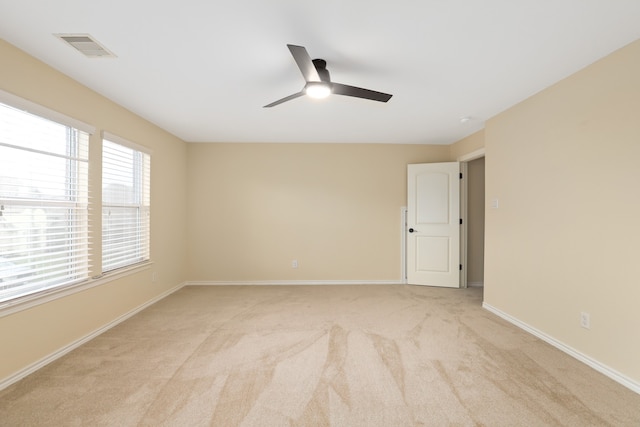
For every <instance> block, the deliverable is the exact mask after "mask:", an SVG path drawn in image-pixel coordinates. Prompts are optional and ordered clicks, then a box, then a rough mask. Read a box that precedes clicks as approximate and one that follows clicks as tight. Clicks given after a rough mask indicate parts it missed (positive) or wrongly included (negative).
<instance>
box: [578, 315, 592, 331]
mask: <svg viewBox="0 0 640 427" xmlns="http://www.w3.org/2000/svg"><path fill="white" fill-rule="evenodd" d="M580 326H582V327H583V328H585V329H591V316H590V315H589V313H585V312H584V311H583V312H581V313H580Z"/></svg>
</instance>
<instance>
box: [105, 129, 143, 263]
mask: <svg viewBox="0 0 640 427" xmlns="http://www.w3.org/2000/svg"><path fill="white" fill-rule="evenodd" d="M101 135H102V153H101V164H102V167H103V169H102V178H101V187H102V193H101V194H102V196H101V198H100V207H101V209H100V211H101V215H102V230H101V246H102V251H101V254H102V256H101V260H100V267H101V272H102V274H104V275H107V274H111V273H112V272H114V271H119V270H121V269H123V268H129V267H131V266H135V265H138V264H144V263H149V262H151V157H152V154H153V151H152V150H150V149H149V148H147V147H144V146H142V145H139V144H136V143H134V142H131V141H129V140H127V139H125V138H122V137H120V136H118V135H115V134H112V133H110V132H107V131H102V132H101ZM105 141H106V142H109V143H111V144H116V145H119V146H121V147H124V148H125V149H129V150H132V151H133V152H134V157H137V156H139V159H137V160H139V161H140V165H139V166H140V169H137V168H136V167H135V166H133V167H132V170H131V173H132V184H133V187H134V194H135V199H136V203H122V204H116V203H105V195H104V188H105V187H104V178H105V169H104V165H105V160H104V144H105ZM107 207H110V208H117V209H127V208H129V209H132V210H135V211H137V216H138V223H137V230H138V236H137V238H136V239H137V240H143V243H142V244H143V245H144V247H142V248H140V242H137V243H136V247H137V248H138V249H139V256H137V257H136V258H135V259H129V260H125V261H123V262H120V263H116V264H110V265H108V267H107V268H105V264H106V263H105V242H106V240H107V239H105V224H104V221H105V215H104V209H105V208H107ZM145 217H146V218H145ZM140 230H143V232H140ZM140 249H141V250H140Z"/></svg>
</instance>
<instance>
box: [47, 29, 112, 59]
mask: <svg viewBox="0 0 640 427" xmlns="http://www.w3.org/2000/svg"><path fill="white" fill-rule="evenodd" d="M54 36H56V37H58V38H59V39H60V40H62V41H64V42H66V43H67V44H69V45H71V46H72V47H74V48H75V49H77V50H78V51H80V52H81V53H82V54H83V55H84V56H86V57H87V58H115V57H116V55H114V54H113V52H111V51H109V49H107V48H106V47H104V46H102V45H101V44H100V43H98V42H97V41H96V40H95V39H93V38H92V37H91V35H89V34H54Z"/></svg>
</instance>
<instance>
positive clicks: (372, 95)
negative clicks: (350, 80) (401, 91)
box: [331, 83, 393, 102]
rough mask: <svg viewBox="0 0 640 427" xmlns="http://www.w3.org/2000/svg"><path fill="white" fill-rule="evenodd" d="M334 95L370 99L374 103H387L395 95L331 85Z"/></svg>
mask: <svg viewBox="0 0 640 427" xmlns="http://www.w3.org/2000/svg"><path fill="white" fill-rule="evenodd" d="M331 86H332V89H333V93H335V94H337V95H346V96H355V97H356V98H364V99H370V100H372V101H380V102H387V101H388V100H389V99H391V97H392V96H393V95H389V94H388V93H382V92H376V91H375V90H369V89H363V88H361V87H355V86H349V85H343V84H340V83H331Z"/></svg>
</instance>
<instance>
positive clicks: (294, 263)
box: [291, 259, 298, 268]
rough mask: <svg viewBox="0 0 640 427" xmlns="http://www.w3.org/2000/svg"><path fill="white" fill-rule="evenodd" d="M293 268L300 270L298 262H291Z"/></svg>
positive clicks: (295, 260)
mask: <svg viewBox="0 0 640 427" xmlns="http://www.w3.org/2000/svg"><path fill="white" fill-rule="evenodd" d="M291 268H298V260H297V259H294V260H293V261H291Z"/></svg>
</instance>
